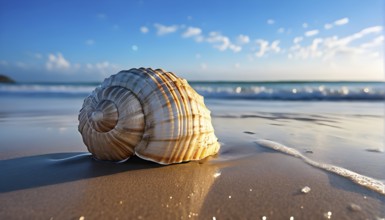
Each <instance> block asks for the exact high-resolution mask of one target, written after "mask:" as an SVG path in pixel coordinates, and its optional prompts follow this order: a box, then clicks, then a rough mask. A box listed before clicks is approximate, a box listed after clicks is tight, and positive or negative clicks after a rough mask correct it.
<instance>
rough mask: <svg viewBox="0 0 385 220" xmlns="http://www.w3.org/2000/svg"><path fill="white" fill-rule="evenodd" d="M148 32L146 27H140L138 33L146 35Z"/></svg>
mask: <svg viewBox="0 0 385 220" xmlns="http://www.w3.org/2000/svg"><path fill="white" fill-rule="evenodd" d="M149 31H150V30H149V29H148V27H146V26H142V27H140V32H142V33H143V34H147V33H148V32H149Z"/></svg>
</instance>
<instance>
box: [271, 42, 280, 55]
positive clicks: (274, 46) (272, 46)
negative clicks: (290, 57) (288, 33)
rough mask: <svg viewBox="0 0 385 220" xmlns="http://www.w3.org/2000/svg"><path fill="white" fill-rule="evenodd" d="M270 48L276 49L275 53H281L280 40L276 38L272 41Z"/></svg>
mask: <svg viewBox="0 0 385 220" xmlns="http://www.w3.org/2000/svg"><path fill="white" fill-rule="evenodd" d="M270 50H272V51H274V52H275V53H279V52H280V51H281V48H280V47H279V40H275V41H273V42H272V43H271V45H270Z"/></svg>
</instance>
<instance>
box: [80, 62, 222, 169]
mask: <svg viewBox="0 0 385 220" xmlns="http://www.w3.org/2000/svg"><path fill="white" fill-rule="evenodd" d="M78 129H79V132H80V133H81V134H82V137H83V141H84V143H85V144H86V145H87V148H88V150H89V151H90V152H91V153H92V154H93V156H94V157H95V158H96V159H99V160H112V161H121V160H126V159H128V158H129V157H131V156H132V155H134V154H135V155H137V156H139V157H141V158H143V159H146V160H150V161H153V162H156V163H159V164H164V165H166V164H172V163H181V162H185V161H191V160H201V159H203V158H206V157H208V156H210V155H214V154H216V153H217V152H218V150H219V147H220V146H219V143H218V141H217V137H216V136H215V134H214V128H213V126H212V124H211V116H210V111H209V110H208V109H207V108H206V106H205V104H204V100H203V97H202V96H201V95H199V94H198V93H197V92H196V91H195V90H194V89H193V88H192V87H191V86H190V85H189V84H188V82H187V81H186V80H185V79H182V78H179V77H177V76H176V75H175V74H174V73H171V72H166V71H164V70H162V69H156V70H153V69H150V68H148V69H145V68H140V69H130V70H125V71H120V72H119V73H117V74H115V75H112V76H111V77H109V78H107V79H105V80H104V82H103V83H102V84H101V85H100V86H99V87H97V88H96V89H95V90H94V91H93V92H92V94H91V95H89V96H88V97H87V98H86V99H85V100H84V104H83V107H82V109H81V110H80V113H79V128H78Z"/></svg>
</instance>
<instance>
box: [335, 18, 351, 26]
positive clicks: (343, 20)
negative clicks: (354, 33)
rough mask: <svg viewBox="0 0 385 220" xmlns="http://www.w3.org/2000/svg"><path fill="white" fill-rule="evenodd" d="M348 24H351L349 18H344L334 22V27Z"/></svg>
mask: <svg viewBox="0 0 385 220" xmlns="http://www.w3.org/2000/svg"><path fill="white" fill-rule="evenodd" d="M347 23H349V18H342V19H339V20H336V21H334V25H344V24H347Z"/></svg>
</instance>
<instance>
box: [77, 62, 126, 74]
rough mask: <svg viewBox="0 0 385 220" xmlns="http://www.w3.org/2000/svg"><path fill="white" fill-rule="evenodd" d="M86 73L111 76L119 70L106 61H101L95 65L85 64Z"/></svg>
mask: <svg viewBox="0 0 385 220" xmlns="http://www.w3.org/2000/svg"><path fill="white" fill-rule="evenodd" d="M85 68H86V72H88V73H99V74H101V75H104V76H105V75H111V74H112V73H115V72H117V71H118V70H119V67H118V66H117V65H115V64H112V63H110V62H108V61H101V62H97V63H94V64H92V63H87V64H85Z"/></svg>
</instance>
